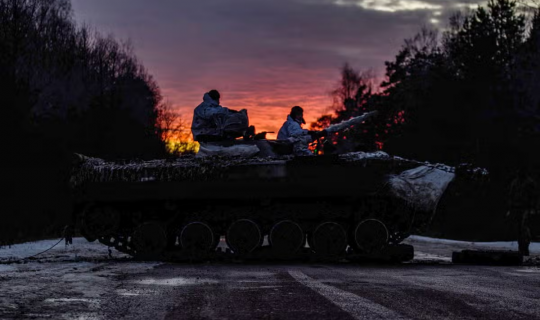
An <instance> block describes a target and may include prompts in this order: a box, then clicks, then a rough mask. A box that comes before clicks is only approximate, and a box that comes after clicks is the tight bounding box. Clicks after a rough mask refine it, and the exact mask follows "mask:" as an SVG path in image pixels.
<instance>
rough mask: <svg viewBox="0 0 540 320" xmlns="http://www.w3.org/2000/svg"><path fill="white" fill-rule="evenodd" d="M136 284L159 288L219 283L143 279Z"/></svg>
mask: <svg viewBox="0 0 540 320" xmlns="http://www.w3.org/2000/svg"><path fill="white" fill-rule="evenodd" d="M134 283H137V284H144V285H159V286H189V285H199V284H213V283H218V281H216V280H211V279H198V278H180V277H179V278H170V279H143V280H137V281H135V282H134Z"/></svg>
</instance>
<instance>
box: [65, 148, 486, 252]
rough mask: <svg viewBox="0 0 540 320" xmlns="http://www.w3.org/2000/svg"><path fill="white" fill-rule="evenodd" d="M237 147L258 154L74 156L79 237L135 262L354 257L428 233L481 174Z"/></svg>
mask: <svg viewBox="0 0 540 320" xmlns="http://www.w3.org/2000/svg"><path fill="white" fill-rule="evenodd" d="M242 145H243V146H244V147H246V146H249V147H253V146H254V145H258V146H259V148H258V150H260V152H258V153H256V154H254V155H247V154H244V155H243V156H227V155H220V153H219V152H217V153H214V155H213V156H212V155H209V156H204V157H202V156H200V154H198V155H190V156H183V157H180V158H177V159H171V160H165V159H164V160H154V161H129V162H123V163H120V162H108V161H105V160H102V159H98V158H91V157H87V156H84V155H76V159H77V161H76V163H75V165H74V167H73V172H72V177H71V185H72V187H73V191H74V194H75V199H76V201H75V212H74V213H75V216H76V218H77V221H78V225H79V228H80V230H81V232H82V234H83V235H84V237H85V238H86V239H87V240H89V241H95V240H98V241H99V242H101V243H103V244H105V245H107V246H110V247H114V248H116V249H117V250H119V251H121V252H125V253H128V254H130V255H133V256H138V257H145V256H151V257H158V258H164V259H175V258H176V259H198V258H204V259H206V258H210V259H211V258H216V257H223V256H231V257H236V258H243V259H250V258H254V259H259V258H269V257H270V258H275V259H291V258H293V259H294V258H302V257H306V258H321V259H343V258H345V259H346V258H351V259H352V258H354V257H358V256H362V255H369V254H376V253H380V252H387V251H388V250H390V249H392V248H395V247H396V246H399V244H400V243H401V242H402V241H403V240H404V239H405V238H407V237H408V236H409V235H410V234H411V233H416V232H421V231H423V230H425V228H426V227H427V226H429V223H430V222H431V220H432V218H433V216H434V214H435V213H436V211H437V208H438V206H440V205H441V204H443V203H448V202H451V201H455V199H454V198H455V197H458V196H460V195H461V196H463V192H462V189H460V188H461V187H460V186H461V185H472V184H474V183H477V182H476V181H477V180H478V179H477V178H480V179H482V177H484V176H485V175H486V174H487V173H486V171H485V170H483V169H479V168H473V167H470V166H460V167H450V166H446V165H439V164H429V163H422V162H418V161H414V160H408V159H403V158H400V157H396V156H391V155H388V154H387V153H385V152H382V151H378V152H351V153H345V154H340V155H326V156H292V155H290V154H287V153H288V152H287V151H285V149H286V147H285V148H284V146H283V145H282V144H281V143H280V142H279V141H270V140H262V141H252V142H251V144H250V143H244V144H242ZM207 147H208V146H207ZM214 147H216V148H221V147H222V146H214ZM265 150H266V151H265ZM265 152H266V153H265ZM267 152H270V153H269V154H268V153H267ZM200 153H204V152H203V151H201V152H200ZM467 189H468V190H471V189H472V188H467ZM446 198H449V199H446ZM445 199H446V200H445ZM220 240H221V241H225V242H226V244H227V247H228V249H225V250H222V249H220V248H222V247H224V246H223V245H221V246H219V247H218V244H219V243H220ZM216 248H217V249H216ZM410 258H412V256H410V257H409V259H410Z"/></svg>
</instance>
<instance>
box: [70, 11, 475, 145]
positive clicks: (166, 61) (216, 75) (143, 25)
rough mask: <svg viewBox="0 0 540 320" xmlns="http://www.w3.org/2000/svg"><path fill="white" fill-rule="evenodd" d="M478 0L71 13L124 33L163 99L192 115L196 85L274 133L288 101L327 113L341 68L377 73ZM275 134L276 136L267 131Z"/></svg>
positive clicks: (198, 93)
mask: <svg viewBox="0 0 540 320" xmlns="http://www.w3.org/2000/svg"><path fill="white" fill-rule="evenodd" d="M483 2H484V1H480V0H459V1H451V0H159V1H151V0H72V3H73V11H74V13H75V18H76V19H77V21H78V22H80V23H85V24H88V25H91V26H92V27H93V28H94V29H96V30H98V31H100V32H101V33H105V34H113V35H114V36H115V37H116V38H118V39H125V40H126V39H130V41H131V43H132V44H133V46H134V48H135V53H136V55H137V56H138V58H139V59H140V60H141V62H142V63H143V64H144V65H145V66H146V67H147V69H148V71H149V72H150V73H151V74H152V75H153V76H154V77H155V79H156V80H157V82H158V84H159V86H160V87H161V89H162V92H163V95H164V97H165V99H167V100H169V101H170V102H171V103H172V104H173V105H174V106H175V108H177V109H178V110H179V111H180V113H181V114H182V116H183V117H184V118H185V119H186V120H187V121H188V122H191V119H192V117H193V109H194V108H195V107H196V106H197V105H198V104H199V103H200V102H201V101H202V96H203V94H204V92H207V91H208V90H210V89H217V90H219V91H220V92H221V95H222V99H221V100H222V101H221V103H222V105H223V106H225V107H229V108H233V109H243V108H245V109H247V110H248V114H249V116H250V124H252V125H255V127H256V129H257V131H258V132H260V131H275V132H276V133H277V131H278V130H279V127H280V126H281V124H282V122H283V121H284V120H285V118H286V115H287V114H288V112H289V111H290V108H291V107H292V106H294V105H300V106H302V107H304V110H305V116H306V121H307V122H308V123H309V122H311V121H314V120H315V119H316V118H317V117H318V116H320V115H322V114H324V113H325V112H328V108H329V106H330V105H331V103H332V100H331V98H330V97H329V95H328V92H329V91H330V90H331V89H332V88H333V87H334V86H335V84H336V83H337V81H338V80H339V68H340V67H341V66H342V65H343V64H344V63H345V62H348V63H350V64H351V65H352V66H353V67H354V68H356V69H359V70H366V69H373V70H374V71H375V72H376V73H377V74H378V75H379V76H381V77H382V75H383V74H384V61H386V60H391V59H393V57H394V56H395V54H396V53H397V51H398V50H399V48H400V46H401V45H402V43H403V39H405V38H407V37H411V36H413V35H414V34H415V33H416V32H417V31H418V30H419V29H420V28H421V27H422V26H423V25H428V26H435V27H438V28H440V29H442V28H444V27H445V26H446V22H447V19H448V17H449V15H451V14H452V13H454V12H456V11H458V10H466V9H467V8H471V7H472V8H476V6H477V4H478V3H483ZM269 137H275V135H269Z"/></svg>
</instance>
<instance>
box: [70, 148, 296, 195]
mask: <svg viewBox="0 0 540 320" xmlns="http://www.w3.org/2000/svg"><path fill="white" fill-rule="evenodd" d="M76 156H77V164H76V165H75V166H74V167H73V169H72V173H71V179H70V185H71V187H72V188H76V187H79V186H81V185H84V184H85V183H89V182H145V181H183V180H207V179H210V178H212V177H216V176H219V174H220V173H221V172H223V171H224V170H223V169H225V168H228V167H231V166H236V165H242V164H250V163H260V162H269V159H266V158H242V157H221V156H213V157H202V158H199V157H196V156H194V155H189V156H182V157H179V158H177V159H174V160H168V159H159V160H150V161H130V162H128V163H119V162H108V161H105V160H103V159H99V158H92V157H87V156H83V155H76ZM290 158H291V157H288V156H285V157H280V158H279V159H272V160H273V161H276V160H287V159H290Z"/></svg>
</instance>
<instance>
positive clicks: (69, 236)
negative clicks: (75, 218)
mask: <svg viewBox="0 0 540 320" xmlns="http://www.w3.org/2000/svg"><path fill="white" fill-rule="evenodd" d="M63 233H64V239H65V241H66V247H67V246H68V245H70V244H73V228H72V227H71V226H70V225H69V224H68V225H66V226H65V227H64V232H63Z"/></svg>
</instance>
